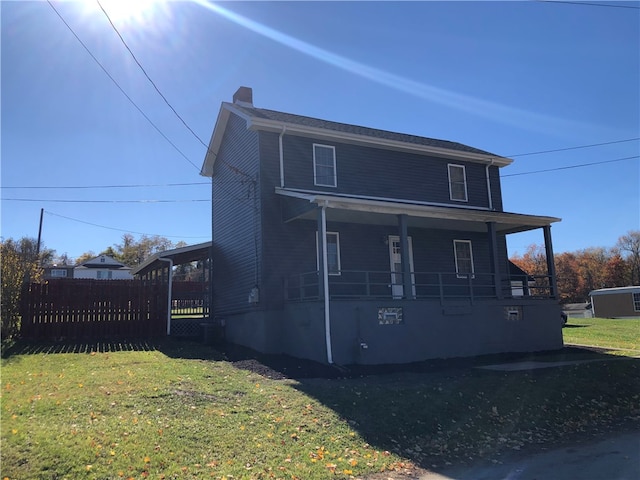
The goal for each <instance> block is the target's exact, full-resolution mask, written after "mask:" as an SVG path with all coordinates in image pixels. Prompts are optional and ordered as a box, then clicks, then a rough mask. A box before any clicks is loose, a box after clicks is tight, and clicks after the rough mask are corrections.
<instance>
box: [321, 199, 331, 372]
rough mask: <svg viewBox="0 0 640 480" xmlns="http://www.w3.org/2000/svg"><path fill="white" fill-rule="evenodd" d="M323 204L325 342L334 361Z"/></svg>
mask: <svg viewBox="0 0 640 480" xmlns="http://www.w3.org/2000/svg"><path fill="white" fill-rule="evenodd" d="M326 203H327V202H326V201H325V205H323V206H322V207H321V209H320V215H321V220H320V223H321V232H320V235H319V236H320V238H321V239H322V240H321V241H322V285H323V291H324V295H323V296H324V332H325V343H326V345H327V363H329V364H330V365H331V364H332V363H333V352H332V347H331V313H330V312H329V264H328V261H327V205H326Z"/></svg>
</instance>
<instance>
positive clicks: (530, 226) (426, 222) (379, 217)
mask: <svg viewBox="0 0 640 480" xmlns="http://www.w3.org/2000/svg"><path fill="white" fill-rule="evenodd" d="M277 192H278V193H279V194H281V195H285V196H288V197H293V198H297V199H300V200H306V201H308V202H309V203H310V204H312V205H313V206H314V207H316V206H317V207H321V206H324V207H326V215H327V217H326V218H327V221H329V222H345V223H359V224H367V225H389V226H396V225H398V218H397V216H398V215H407V225H408V227H415V228H433V229H443V230H459V231H471V232H486V231H487V223H488V222H494V223H495V225H496V231H497V232H499V233H503V234H510V233H517V232H524V231H527V230H534V229H536V228H541V227H544V226H547V225H550V224H551V223H554V222H558V221H560V219H559V218H555V217H542V216H536V215H523V214H518V213H508V212H495V211H490V210H483V209H471V208H456V207H442V206H432V205H425V204H416V203H406V202H400V201H386V200H385V201H381V200H367V199H361V198H350V197H341V196H337V195H321V194H308V193H298V192H290V191H284V190H278V191H277ZM295 219H308V220H316V219H317V209H316V208H312V209H310V210H307V211H305V212H303V213H300V214H298V215H297V216H295V217H292V218H289V219H287V221H291V220H295Z"/></svg>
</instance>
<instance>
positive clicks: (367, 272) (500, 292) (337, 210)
mask: <svg viewBox="0 0 640 480" xmlns="http://www.w3.org/2000/svg"><path fill="white" fill-rule="evenodd" d="M279 193H280V194H282V195H284V196H286V197H288V199H287V200H288V201H289V202H291V203H290V204H289V205H290V207H293V208H291V209H290V210H289V212H292V213H290V214H289V215H288V216H287V217H286V218H285V222H292V221H297V220H314V221H316V222H317V231H318V232H319V235H318V238H319V239H320V240H322V241H319V242H318V245H317V248H318V252H317V256H318V270H315V271H309V272H300V273H295V274H294V275H290V276H289V277H287V278H286V279H285V299H286V300H287V301H305V300H317V299H321V298H324V297H325V295H324V292H325V291H326V292H328V295H327V298H334V299H339V298H342V299H345V298H392V299H407V300H413V299H437V300H440V301H441V302H443V303H444V302H445V301H447V300H450V299H452V300H457V299H462V298H463V299H468V300H469V301H471V302H472V303H473V302H474V301H475V300H481V299H505V298H507V299H508V298H520V297H530V298H540V299H555V298H556V297H557V280H556V272H555V264H554V258H553V245H552V239H551V223H553V222H557V221H559V220H560V219H558V218H555V217H541V216H533V215H522V214H514V213H507V212H496V211H490V210H486V209H472V208H454V207H449V206H447V207H441V206H432V205H426V204H417V203H401V202H391V201H381V200H368V199H361V198H351V197H343V196H336V195H315V194H313V195H312V194H304V193H299V192H291V191H284V190H281V191H279ZM285 215H286V214H285ZM329 222H340V223H342V224H351V225H354V224H357V225H362V226H363V227H365V226H367V225H376V226H380V225H383V226H387V227H392V228H391V231H393V233H394V234H393V235H388V236H384V237H383V238H382V239H381V240H380V241H382V242H384V243H385V244H386V245H387V246H389V252H390V257H391V262H390V268H389V269H388V270H380V269H376V270H371V269H358V270H350V269H342V268H340V269H339V270H338V271H335V270H332V271H329V265H328V262H327V255H328V254H329V255H330V252H328V251H327V235H326V234H327V223H329ZM410 229H412V230H413V231H416V230H421V231H445V230H446V231H454V232H460V233H461V234H462V235H463V236H464V234H474V235H478V234H480V235H481V236H483V237H484V239H485V241H486V242H487V245H488V249H487V250H488V259H485V260H488V261H485V262H484V263H485V264H488V269H486V271H480V270H479V269H472V271H468V272H466V271H465V272H464V273H461V270H460V269H459V268H456V269H455V271H454V270H453V269H452V270H447V271H441V270H438V271H425V270H420V269H416V268H415V267H414V265H413V263H414V262H413V251H414V246H413V245H412V242H411V237H410V235H409V230H410ZM536 229H539V230H541V232H542V235H543V240H544V245H545V253H546V263H547V273H546V275H538V276H531V275H528V274H527V273H526V272H523V271H522V270H520V269H518V268H517V267H515V265H513V264H511V263H510V262H509V261H508V254H507V252H506V241H505V239H506V236H507V235H509V234H513V233H519V232H524V231H530V230H536ZM403 252H409V255H406V254H403ZM457 266H458V265H457V264H456V267H457Z"/></svg>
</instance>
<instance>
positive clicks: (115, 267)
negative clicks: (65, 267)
mask: <svg viewBox="0 0 640 480" xmlns="http://www.w3.org/2000/svg"><path fill="white" fill-rule="evenodd" d="M73 277H74V278H93V279H96V280H132V279H133V275H131V267H127V266H126V265H125V264H124V263H120V262H118V261H117V260H115V259H114V258H113V257H110V256H109V255H100V256H98V257H95V258H92V259H91V260H87V261H86V262H84V263H82V264H80V265H78V266H76V267H75V268H74V269H73Z"/></svg>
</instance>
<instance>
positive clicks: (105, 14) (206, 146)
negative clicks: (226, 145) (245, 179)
mask: <svg viewBox="0 0 640 480" xmlns="http://www.w3.org/2000/svg"><path fill="white" fill-rule="evenodd" d="M96 2H97V3H98V6H99V7H100V10H102V13H104V16H105V17H107V20H108V21H109V24H110V25H111V28H112V29H113V31H114V32H116V35H118V38H119V39H120V41H121V42H122V44H123V45H124V48H126V49H127V51H128V52H129V54H130V55H131V58H133V60H134V61H135V62H136V64H137V65H138V67H140V70H142V73H144V76H145V77H147V80H149V83H151V85H152V86H153V88H154V89H155V90H156V92H158V95H160V97H161V98H162V100H164V103H166V104H167V106H168V107H169V108H170V109H171V111H172V112H173V114H174V115H175V116H176V117H178V120H180V121H181V122H182V124H183V125H184V126H185V127H186V129H187V130H189V131H190V132H191V134H192V135H193V136H194V137H195V138H196V139H197V140H198V141H199V142H200V143H201V144H202V145H203V146H204V147H205V148H207V149H208V148H209V146H208V145H207V144H206V143H204V142H203V141H202V139H201V138H200V137H199V136H198V134H197V133H196V132H194V131H193V129H192V128H191V127H190V126H189V125H188V124H187V122H185V121H184V118H182V117H181V116H180V114H179V113H178V112H177V111H176V109H175V108H173V105H171V104H170V103H169V100H167V97H165V96H164V95H163V94H162V92H161V91H160V89H159V88H158V86H157V85H156V83H155V82H154V81H153V80H152V79H151V77H150V76H149V74H148V73H147V71H146V70H145V69H144V67H143V66H142V64H141V63H140V62H139V61H138V58H137V57H136V56H135V55H134V53H133V52H132V51H131V49H130V48H129V45H127V42H125V41H124V38H122V35H121V34H120V31H118V29H117V28H116V26H115V25H114V24H113V21H112V20H111V17H110V16H109V14H108V13H107V12H106V10H105V9H104V7H103V6H102V4H101V3H100V0H96Z"/></svg>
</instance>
